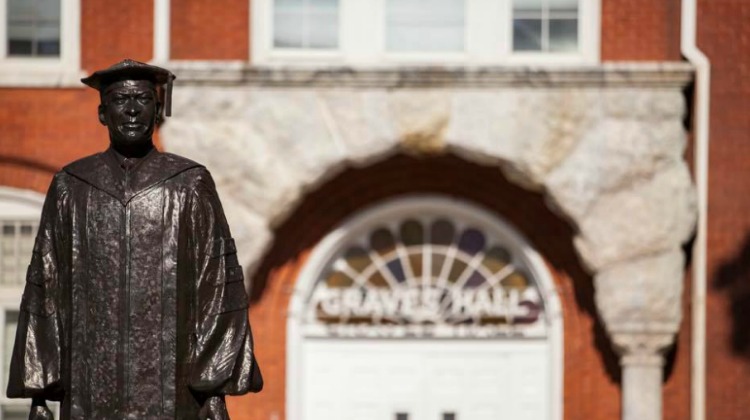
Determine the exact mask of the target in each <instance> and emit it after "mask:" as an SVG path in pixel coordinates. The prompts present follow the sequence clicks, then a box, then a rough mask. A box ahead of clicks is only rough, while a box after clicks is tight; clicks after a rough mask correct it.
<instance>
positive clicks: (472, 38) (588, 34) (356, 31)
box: [250, 0, 601, 67]
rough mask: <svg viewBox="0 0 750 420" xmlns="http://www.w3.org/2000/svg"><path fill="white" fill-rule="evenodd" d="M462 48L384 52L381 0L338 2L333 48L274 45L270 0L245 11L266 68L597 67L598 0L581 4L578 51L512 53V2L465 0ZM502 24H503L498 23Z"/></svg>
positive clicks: (254, 51) (257, 59)
mask: <svg viewBox="0 0 750 420" xmlns="http://www.w3.org/2000/svg"><path fill="white" fill-rule="evenodd" d="M465 1H466V3H465V5H466V11H465V16H466V22H465V30H466V33H465V37H464V40H465V45H464V51H461V52H446V53H439V52H424V53H422V52H389V51H387V50H386V45H385V42H386V37H385V30H386V14H385V6H386V0H339V46H338V48H336V49H330V50H320V49H287V48H283V49H281V48H274V47H273V0H253V1H252V3H251V7H250V9H251V10H250V19H251V31H250V37H251V39H250V45H251V51H250V57H251V61H252V62H253V64H259V65H267V66H310V65H323V66H326V65H329V66H370V67H394V66H398V65H431V64H449V65H450V64H455V65H461V66H482V65H586V64H589V65H595V64H598V63H599V43H600V41H599V38H600V2H601V0H580V6H579V20H578V42H579V51H578V52H575V53H557V52H554V53H541V52H534V53H528V52H514V51H513V43H512V40H513V1H512V0H465ZM502 22H505V23H504V24H501V23H502Z"/></svg>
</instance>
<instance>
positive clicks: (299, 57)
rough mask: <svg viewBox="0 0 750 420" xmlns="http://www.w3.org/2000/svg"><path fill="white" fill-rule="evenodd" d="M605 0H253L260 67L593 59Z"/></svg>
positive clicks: (574, 61) (254, 42)
mask: <svg viewBox="0 0 750 420" xmlns="http://www.w3.org/2000/svg"><path fill="white" fill-rule="evenodd" d="M600 1H601V0H254V1H253V2H252V7H253V10H252V18H253V24H252V28H253V33H252V34H251V41H252V57H253V61H254V62H255V63H256V64H270V63H279V64H293V63H295V62H296V63H304V62H318V63H319V64H333V65H368V66H382V65H385V66H387V65H394V64H399V63H409V64H419V63H425V64H451V63H454V64H459V65H467V64H469V65H471V64H490V65H497V64H508V63H523V64H528V63H535V64H539V63H541V64H544V63H562V64H564V63H570V64H583V63H585V64H593V63H596V62H597V61H598V59H599V52H598V49H599V3H600Z"/></svg>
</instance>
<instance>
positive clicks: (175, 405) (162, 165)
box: [7, 150, 262, 419]
mask: <svg viewBox="0 0 750 420" xmlns="http://www.w3.org/2000/svg"><path fill="white" fill-rule="evenodd" d="M113 156H114V154H113V153H111V151H108V152H104V153H99V154H96V155H93V156H89V157H87V158H84V159H81V160H79V161H76V162H74V163H72V164H70V165H68V166H66V167H65V168H63V170H62V171H60V172H59V173H57V174H56V175H55V176H54V179H53V181H52V184H51V186H50V188H49V191H48V193H47V197H46V200H45V203H44V208H43V212H42V218H41V223H40V226H39V233H38V235H37V238H36V243H35V245H34V251H33V255H32V259H31V264H30V265H29V269H28V274H27V277H26V286H25V290H24V294H23V299H22V302H21V311H20V317H19V323H18V330H17V333H16V341H15V347H14V349H13V354H12V360H11V369H10V378H9V382H8V390H7V394H8V396H9V397H11V398H31V397H35V398H44V399H46V400H56V401H62V403H61V414H60V416H61V418H63V419H167V418H169V419H175V418H176V419H194V418H199V417H202V415H201V416H199V412H201V406H202V405H203V404H204V402H205V401H207V400H208V401H210V402H211V403H210V405H211V407H212V408H213V411H212V412H213V413H214V414H212V415H211V416H212V417H214V416H215V417H219V418H221V417H223V416H222V415H220V414H215V413H217V412H221V411H224V410H225V407H224V406H223V403H224V399H223V396H224V395H236V394H244V393H246V392H257V391H259V390H260V388H261V387H262V379H261V376H260V371H259V369H258V366H257V364H256V363H255V359H254V354H253V340H252V335H251V332H250V327H249V323H248V318H247V297H246V294H245V290H244V284H243V274H242V267H240V265H239V264H238V261H237V255H236V249H235V244H234V241H233V240H232V238H231V235H230V232H229V227H228V225H227V222H226V219H225V217H224V213H223V210H222V207H221V204H220V202H219V198H218V196H217V193H216V189H215V186H214V183H213V181H212V179H211V175H210V174H209V172H208V171H207V170H206V169H205V168H204V167H203V166H201V165H199V164H197V163H195V162H193V161H190V160H188V159H185V158H182V157H179V156H176V155H173V154H169V153H160V152H158V151H156V150H153V151H152V152H151V153H149V154H148V155H147V156H145V157H143V158H142V159H140V160H139V161H138V163H137V164H136V166H134V167H132V168H130V169H128V170H123V169H122V168H121V167H119V165H118V162H117V160H116V159H115V158H113ZM212 397H213V398H212ZM209 398H210V399H209ZM208 405H209V404H206V406H208ZM204 410H205V408H204Z"/></svg>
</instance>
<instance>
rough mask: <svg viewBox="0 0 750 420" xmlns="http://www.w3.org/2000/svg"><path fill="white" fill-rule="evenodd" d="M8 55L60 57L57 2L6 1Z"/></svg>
mask: <svg viewBox="0 0 750 420" xmlns="http://www.w3.org/2000/svg"><path fill="white" fill-rule="evenodd" d="M7 13H8V37H7V41H8V47H7V48H8V50H7V51H8V56H10V57H13V56H19V57H58V56H59V55H60V1H59V0H8V12H7Z"/></svg>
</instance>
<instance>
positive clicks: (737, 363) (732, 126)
mask: <svg viewBox="0 0 750 420" xmlns="http://www.w3.org/2000/svg"><path fill="white" fill-rule="evenodd" d="M748 22H750V3H748V2H747V1H744V0H711V1H708V0H701V1H699V2H698V46H699V48H700V49H701V50H702V51H703V52H704V53H705V54H706V55H707V56H708V58H709V60H710V61H711V132H710V133H711V134H710V136H711V145H710V161H709V164H710V168H711V170H710V177H709V203H708V205H709V209H708V216H709V221H708V228H709V233H708V261H709V265H708V273H709V279H708V292H709V294H708V300H707V311H708V313H707V316H708V329H707V331H708V339H707V364H708V366H707V368H708V371H707V375H708V382H707V387H708V395H707V412H708V414H707V418H710V419H727V420H739V419H746V418H748V413H750V399H749V398H748V389H750V181H749V178H748V174H749V173H750V172H749V171H748V170H749V169H750V141H748V140H749V139H750V60H749V59H748V57H750V26H749V25H748Z"/></svg>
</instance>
